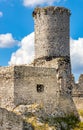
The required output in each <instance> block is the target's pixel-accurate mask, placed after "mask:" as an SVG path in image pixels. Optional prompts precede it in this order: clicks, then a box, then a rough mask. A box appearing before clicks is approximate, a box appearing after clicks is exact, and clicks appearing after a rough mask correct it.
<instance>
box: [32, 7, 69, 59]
mask: <svg viewBox="0 0 83 130" xmlns="http://www.w3.org/2000/svg"><path fill="white" fill-rule="evenodd" d="M33 16H34V22H35V59H37V58H42V57H64V56H68V57H69V56H70V52H69V48H70V47H69V16H70V12H69V10H68V9H66V8H63V7H45V8H36V9H35V10H34V12H33Z"/></svg>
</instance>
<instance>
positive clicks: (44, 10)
mask: <svg viewBox="0 0 83 130" xmlns="http://www.w3.org/2000/svg"><path fill="white" fill-rule="evenodd" d="M49 11H50V12H51V13H52V14H56V13H57V12H58V13H63V12H65V13H67V14H68V15H70V14H71V13H70V10H69V9H67V8H64V7H57V6H47V7H43V8H41V7H37V8H35V10H34V11H33V17H36V15H37V14H39V15H40V14H41V13H43V14H45V15H47V14H48V12H49Z"/></svg>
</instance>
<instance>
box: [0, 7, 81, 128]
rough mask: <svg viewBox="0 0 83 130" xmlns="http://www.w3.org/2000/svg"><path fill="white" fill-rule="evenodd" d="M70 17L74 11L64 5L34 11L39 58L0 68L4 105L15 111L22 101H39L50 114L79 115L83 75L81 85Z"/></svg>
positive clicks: (1, 96) (2, 101) (25, 102)
mask: <svg viewBox="0 0 83 130" xmlns="http://www.w3.org/2000/svg"><path fill="white" fill-rule="evenodd" d="M69 16H70V11H69V10H68V9H66V8H64V7H54V6H52V7H44V8H36V9H35V10H34V11H33V17H34V22H35V59H34V61H33V63H32V64H30V65H20V66H10V67H0V107H1V108H6V109H8V110H10V111H11V110H13V109H14V108H15V107H17V106H19V105H21V104H23V105H26V104H27V105H30V104H33V103H37V104H42V106H43V109H44V111H45V113H46V114H49V115H55V116H57V117H59V116H61V117H62V116H65V115H69V114H71V113H73V114H75V115H76V114H77V110H76V100H77V98H78V97H79V94H78V93H79V92H80V97H81V100H82V101H83V91H82V88H83V87H82V86H83V76H81V77H80V79H79V84H75V83H74V79H73V78H71V61H70V51H69V49H70V45H69V37H70V36H69V28H70V27H69ZM71 79H72V80H71ZM72 89H73V91H72ZM72 96H73V98H72ZM2 111H4V109H1V110H0V113H3V112H2ZM5 113H6V111H5ZM5 113H4V114H5ZM8 114H9V113H8ZM0 117H1V116H0ZM1 120H2V117H1ZM17 125H18V124H17ZM0 127H1V126H0ZM4 127H5V125H4ZM18 128H19V127H18ZM2 130H5V129H2ZM11 130H13V129H11ZM15 130H16V129H15ZM18 130H21V129H20V128H19V129H18Z"/></svg>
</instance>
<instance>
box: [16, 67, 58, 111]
mask: <svg viewBox="0 0 83 130" xmlns="http://www.w3.org/2000/svg"><path fill="white" fill-rule="evenodd" d="M14 71H15V86H14V90H15V91H14V95H15V104H16V105H18V104H32V103H35V102H36V103H42V104H43V105H45V106H46V107H47V109H48V106H49V110H51V109H52V107H53V106H56V105H57V100H58V99H57V93H58V89H59V88H58V85H57V78H56V70H55V69H50V68H40V67H39V68H38V67H27V66H19V67H18V66H15V68H14ZM37 85H43V86H44V89H43V91H42V92H38V91H37ZM50 107H51V108H50Z"/></svg>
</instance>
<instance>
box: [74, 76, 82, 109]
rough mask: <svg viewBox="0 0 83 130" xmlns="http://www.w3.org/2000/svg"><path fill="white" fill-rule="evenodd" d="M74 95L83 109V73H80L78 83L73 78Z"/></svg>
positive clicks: (75, 100) (77, 103)
mask: <svg viewBox="0 0 83 130" xmlns="http://www.w3.org/2000/svg"><path fill="white" fill-rule="evenodd" d="M72 87H73V91H72V97H73V101H74V103H75V105H76V108H77V109H78V110H83V74H81V75H80V77H79V80H78V83H75V80H74V77H73V78H72Z"/></svg>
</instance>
